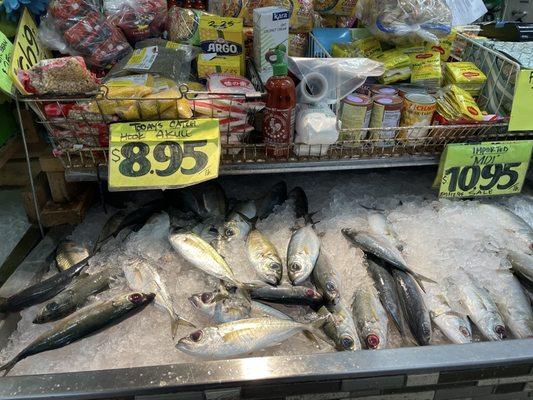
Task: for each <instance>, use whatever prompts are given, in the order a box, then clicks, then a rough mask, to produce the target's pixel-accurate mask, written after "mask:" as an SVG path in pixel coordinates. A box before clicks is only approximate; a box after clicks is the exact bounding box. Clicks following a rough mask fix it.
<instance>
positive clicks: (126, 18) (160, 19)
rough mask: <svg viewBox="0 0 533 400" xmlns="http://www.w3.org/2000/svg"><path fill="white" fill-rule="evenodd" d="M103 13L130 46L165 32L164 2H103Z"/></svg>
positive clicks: (109, 0) (158, 0)
mask: <svg viewBox="0 0 533 400" xmlns="http://www.w3.org/2000/svg"><path fill="white" fill-rule="evenodd" d="M104 11H105V14H106V15H107V18H108V20H109V21H110V22H111V23H112V24H113V25H115V26H117V27H119V28H120V29H121V30H122V32H123V33H124V35H126V38H127V39H128V41H129V42H130V43H131V44H132V45H133V44H135V43H137V42H138V41H141V40H144V39H148V38H153V37H159V36H161V35H162V34H163V32H164V31H165V24H166V18H167V2H166V1H165V0H105V1H104Z"/></svg>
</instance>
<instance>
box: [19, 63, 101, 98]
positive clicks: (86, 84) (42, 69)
mask: <svg viewBox="0 0 533 400" xmlns="http://www.w3.org/2000/svg"><path fill="white" fill-rule="evenodd" d="M18 78H19V80H20V82H21V83H22V84H23V85H24V89H25V90H26V91H27V92H28V93H34V94H48V93H54V94H67V95H72V94H82V93H89V92H93V91H96V90H98V87H99V84H100V82H99V80H98V79H97V78H96V76H95V75H94V74H92V73H91V72H90V71H89V70H88V69H87V66H86V65H85V61H84V60H83V58H81V57H63V58H55V59H50V60H42V61H40V62H38V63H37V64H35V65H34V66H33V67H32V68H31V69H29V70H25V71H21V70H19V71H18Z"/></svg>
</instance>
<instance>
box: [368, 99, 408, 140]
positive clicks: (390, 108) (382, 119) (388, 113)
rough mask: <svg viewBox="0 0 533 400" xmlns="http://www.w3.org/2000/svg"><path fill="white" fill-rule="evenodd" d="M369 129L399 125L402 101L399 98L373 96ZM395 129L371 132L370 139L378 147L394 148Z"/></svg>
mask: <svg viewBox="0 0 533 400" xmlns="http://www.w3.org/2000/svg"><path fill="white" fill-rule="evenodd" d="M373 101H374V105H373V108H372V116H371V117H370V128H395V127H397V126H399V124H400V117H401V115H402V105H403V99H402V98H401V97H399V96H386V95H380V96H374V97H373ZM395 136H396V129H386V130H379V129H376V130H373V131H371V139H373V140H375V142H374V144H375V145H378V146H394V138H395Z"/></svg>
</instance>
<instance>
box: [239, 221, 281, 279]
mask: <svg viewBox="0 0 533 400" xmlns="http://www.w3.org/2000/svg"><path fill="white" fill-rule="evenodd" d="M246 249H247V252H248V260H249V261H250V263H251V264H252V266H253V268H254V270H255V272H256V273H257V274H258V275H259V277H260V278H261V279H262V280H263V281H265V282H267V283H270V284H271V285H279V283H280V282H281V277H282V274H283V264H282V261H281V257H280V256H279V254H278V252H277V250H276V248H275V247H274V245H273V244H272V242H270V240H268V239H267V238H266V237H265V236H264V235H263V234H262V233H261V232H260V231H259V230H257V229H253V230H252V231H251V232H250V233H249V234H248V237H247V238H246Z"/></svg>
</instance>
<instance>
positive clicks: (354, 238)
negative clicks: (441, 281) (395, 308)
mask: <svg viewBox="0 0 533 400" xmlns="http://www.w3.org/2000/svg"><path fill="white" fill-rule="evenodd" d="M342 233H343V234H344V236H345V237H346V238H347V239H348V240H349V241H350V242H351V243H353V244H355V245H356V246H357V247H359V248H360V249H361V250H363V251H364V252H365V253H370V254H372V255H374V256H376V257H377V258H379V259H381V260H383V261H385V262H387V263H388V264H390V265H391V266H393V267H395V268H397V269H399V270H400V271H404V272H409V273H410V274H411V275H412V276H414V277H415V278H416V279H417V281H418V282H419V284H420V281H421V280H425V281H428V282H432V283H435V281H434V280H432V279H429V278H427V277H425V276H423V275H420V274H417V273H416V272H414V271H413V270H412V269H410V268H409V267H408V266H407V262H406V261H405V259H404V258H403V255H402V253H401V252H400V251H399V250H398V249H397V248H396V247H395V246H393V245H392V243H390V242H389V241H388V240H387V239H384V238H383V237H381V236H377V235H374V234H372V233H370V232H365V231H355V230H353V229H347V228H345V229H342ZM420 286H421V287H422V289H424V287H423V285H422V284H420Z"/></svg>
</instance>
